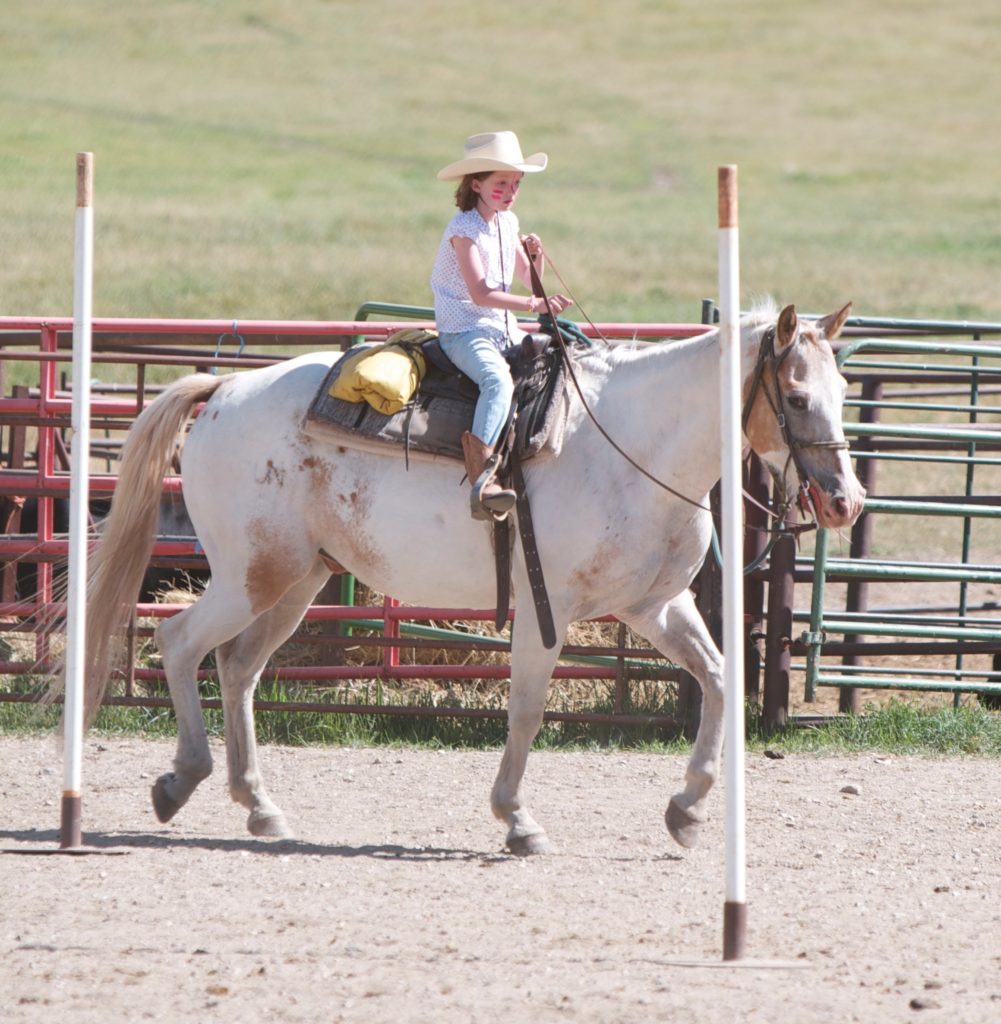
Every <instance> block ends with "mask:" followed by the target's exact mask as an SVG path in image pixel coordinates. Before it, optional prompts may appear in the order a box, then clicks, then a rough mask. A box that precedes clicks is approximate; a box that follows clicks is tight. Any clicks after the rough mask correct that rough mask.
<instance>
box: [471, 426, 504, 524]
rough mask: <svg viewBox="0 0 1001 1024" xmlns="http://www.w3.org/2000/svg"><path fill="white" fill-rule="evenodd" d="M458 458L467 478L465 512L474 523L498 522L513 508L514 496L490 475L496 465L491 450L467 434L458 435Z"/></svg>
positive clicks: (495, 470) (495, 468)
mask: <svg viewBox="0 0 1001 1024" xmlns="http://www.w3.org/2000/svg"><path fill="white" fill-rule="evenodd" d="M462 454H463V456H464V458H465V463H466V476H468V477H469V483H470V488H471V489H470V492H469V509H470V512H472V515H473V518H474V519H502V518H503V517H504V516H505V515H507V513H508V512H510V511H511V509H512V508H514V503H515V500H516V498H517V495H516V494H515V493H514V491H508V490H505V489H504V488H503V487H501V485H500V484H499V483H498V482H497V480H496V478H495V476H494V474H495V473H496V472H497V464H496V460H495V458H494V450H493V448H490V447H488V446H487V445H485V444H484V443H483V442H482V441H481V440H480V439H479V438H478V437H477V436H476V435H475V434H472V433H470V432H469V431H468V430H467V431H466V432H465V433H464V434H463V435H462Z"/></svg>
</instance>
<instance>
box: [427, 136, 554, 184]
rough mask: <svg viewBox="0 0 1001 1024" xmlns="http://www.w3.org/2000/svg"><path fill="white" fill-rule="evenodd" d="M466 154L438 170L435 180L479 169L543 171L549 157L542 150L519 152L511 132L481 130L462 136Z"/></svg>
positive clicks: (447, 179) (451, 178)
mask: <svg viewBox="0 0 1001 1024" xmlns="http://www.w3.org/2000/svg"><path fill="white" fill-rule="evenodd" d="M465 153H466V155H465V156H464V157H463V158H462V159H461V160H456V162H455V163H454V164H449V165H448V167H443V168H442V169H441V170H440V171H439V172H438V180H439V181H454V180H455V179H457V178H464V177H465V176H466V175H467V174H478V173H480V172H481V171H524V172H525V173H528V174H531V173H532V172H534V171H544V170H545V169H546V164H547V163H548V162H549V157H548V156H546V154H545V153H533V154H532V155H531V156H530V157H524V156H522V155H521V146H520V145H519V143H518V136H517V135H515V134H514V132H482V133H480V134H479V135H470V136H469V138H468V139H466V145H465Z"/></svg>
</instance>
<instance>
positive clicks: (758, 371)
mask: <svg viewBox="0 0 1001 1024" xmlns="http://www.w3.org/2000/svg"><path fill="white" fill-rule="evenodd" d="M525 255H526V256H527V257H528V265H529V269H530V272H531V279H532V292H533V294H534V295H535V296H536V297H538V298H540V299H542V301H543V302H544V303H545V306H546V315H547V317H548V319H549V321H550V322H551V324H552V334H553V336H554V337H555V338H556V341H557V343H558V344H559V346H560V352H561V355H562V357H563V362H564V364H565V366H566V369H567V373H568V374H569V376H570V380H571V381H572V382H573V385H574V389H575V390H576V392H577V397H578V398H579V399H580V401H581V405H582V406H583V407H584V411H585V412H586V413H587V415H588V418H589V419H590V420H591V422H592V423H593V424H594V426H595V427H596V428H597V430H598V432H599V433H600V434H601V436H602V437H603V438H604V439H605V440H606V441H607V442H608V443H609V444H610V445H611V446H612V447H613V448H614V449H615V450H616V451H617V452H618V453H619V454H620V455H621V456H622V457H623V458H624V459H625V460H626V462H628V463H629V465H630V466H632V467H633V469H635V470H637V472H639V473H641V474H642V475H643V476H645V477H646V478H647V479H648V480H650V481H651V482H652V483H654V484H656V485H657V486H658V487H660V488H661V489H662V490H665V491H667V492H668V493H669V494H671V495H673V496H674V497H676V498H679V499H681V501H684V502H686V503H687V504H689V505H691V506H693V507H694V508H697V509H701V510H702V511H703V512H709V513H710V514H713V510H712V509H711V508H710V507H709V506H708V505H703V504H702V503H701V502H699V501H696V500H694V499H693V498H689V497H688V496H687V495H685V494H682V493H681V492H680V491H676V490H675V489H674V488H673V487H671V486H670V484H666V483H664V481H663V480H660V479H659V478H658V477H656V476H654V475H653V474H652V473H650V472H649V471H648V470H647V469H645V468H644V467H643V466H641V465H640V464H639V463H638V462H636V460H635V459H633V457H632V456H631V455H630V454H629V453H628V452H626V451H624V450H623V449H622V448H621V447H620V446H619V445H618V444H617V443H616V441H615V440H614V439H613V438H612V437H611V436H610V435H609V434H608V432H607V431H606V430H605V428H604V427H603V426H602V425H601V424H600V423H599V422H598V420H597V418H596V417H595V415H594V413H593V412H592V411H591V407H590V406H589V405H588V402H587V399H586V398H585V397H584V392H583V390H582V388H581V386H580V383H579V382H578V380H577V374H576V372H575V370H574V365H573V360H572V359H571V358H570V353H569V351H568V349H567V344H566V341H565V340H564V338H563V333H562V331H561V330H560V327H559V323H558V321H557V318H556V314H555V313H554V312H553V309H552V306H551V305H550V302H549V296H548V295H546V291H545V289H544V288H543V286H542V279H541V278H540V277H539V275H538V272H537V270H536V268H535V261H534V260H533V259H532V256H531V254H530V253H529V252H528V250H527V248H526V249H525ZM550 263H552V261H551V260H550ZM557 276H559V275H558V274H557ZM560 281H561V283H563V284H564V287H566V284H565V282H563V279H562V278H560ZM591 326H592V327H593V326H594V325H593V324H592V325H591ZM799 340H800V335H799V332H797V334H796V337H795V338H794V339H793V340H792V341H791V342H790V343H789V345H788V346H787V347H786V348H785V350H784V351H783V352H782V353H781V355H776V353H775V326H774V325H773V326H771V327H769V328H768V329H767V330H766V331H765V332H764V334H763V335H762V336H761V343H760V345H759V346H758V357H757V360H756V361H755V365H754V372H753V374H752V377H751V387H750V390H749V391H748V395H747V398H746V400H745V401H744V405H743V408H742V410H741V429H742V430H743V431H744V432H745V433H746V429H747V423H748V420H749V419H750V416H751V411H752V409H753V406H754V402H755V400H756V398H757V394H758V391H759V390H760V391H762V392H763V393H764V395H765V397H766V399H767V401H768V405H769V407H770V408H771V410H772V412H773V413H774V414H775V419H776V422H777V423H778V427H779V430H780V431H781V433H782V439H783V441H784V442H785V445H786V447H787V448H788V450H789V459H790V460H791V461H792V463H793V465H794V466H795V468H796V475H797V477H798V478H799V488H798V490H797V492H796V494H795V495H790V496H787V497H786V496H785V494H786V488H785V484H784V480H782V481H780V480H779V474H778V472H777V471H776V470H775V469H773V468H772V467H771V466H769V471H770V472H771V473H772V476H773V477H774V478H775V479H776V483H777V484H778V485H779V486H780V489H781V493H782V494H783V496H784V498H783V503H782V505H781V506H780V507H779V508H778V509H777V510H773V509H770V508H767V507H766V506H764V505H762V504H761V503H760V502H759V501H757V499H756V498H754V497H753V496H752V495H750V494H748V493H747V491H746V490H745V492H744V498H745V499H746V500H747V501H750V502H751V503H752V504H754V505H755V506H757V507H758V508H759V509H761V510H762V511H763V512H764V513H765V514H766V515H767V516H769V517H770V518H771V519H773V520H774V521H775V524H776V529H777V530H779V531H782V532H785V533H794V534H799V533H801V532H804V531H806V530H812V529H814V528H815V527H816V525H817V523H816V519H817V514H816V509H815V508H814V504H813V498H812V497H811V495H810V486H809V478H808V477H807V474H806V469H805V467H804V466H803V462H802V458H801V454H800V453H801V452H803V451H806V450H808V449H810V448H827V449H847V448H848V442H847V441H835V440H826V441H800V440H799V439H798V438H795V437H794V436H793V434H792V430H791V429H790V427H789V417H788V416H787V415H786V402H785V397H784V396H783V394H782V389H781V388H780V387H779V386H778V379H779V378H778V372H779V368H780V367H781V366H782V363H783V362H784V361H785V360H786V358H788V356H789V353H790V352H792V350H793V349H794V348H795V346H796V343H797V342H798V341H799ZM606 344H607V342H606ZM768 369H771V376H772V379H773V380H774V381H775V395H772V393H771V392H770V391H769V389H768V385H767V384H766V383H765V377H766V370H768ZM788 466H789V463H788V461H787V462H786V466H785V468H786V469H788ZM782 476H783V477H784V476H785V473H784V471H783V474H782ZM794 498H795V499H798V501H799V505H800V507H801V508H804V509H805V510H808V511H809V513H810V515H812V516H813V520H814V521H813V522H811V523H804V524H802V525H798V526H790V525H789V524H787V523H786V522H785V519H786V514H787V512H788V511H789V507H790V505H791V504H792V501H793V500H794Z"/></svg>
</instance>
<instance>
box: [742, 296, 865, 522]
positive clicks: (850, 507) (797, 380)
mask: <svg viewBox="0 0 1001 1024" xmlns="http://www.w3.org/2000/svg"><path fill="white" fill-rule="evenodd" d="M850 311H851V303H849V304H848V305H847V306H845V307H844V308H843V309H840V310H838V311H837V312H836V313H831V314H830V315H829V316H825V317H823V318H821V319H820V320H816V321H801V320H800V319H799V318H798V317H797V316H796V310H795V308H794V307H793V306H786V307H785V309H783V310H782V312H781V313H780V314H779V315H778V318H777V320H776V321H775V323H774V326H772V325H768V326H764V327H762V326H761V325H760V324H758V325H757V327H753V326H752V327H751V328H750V329H751V331H752V332H753V334H754V336H755V337H756V339H757V340H758V345H757V348H756V350H755V352H754V353H751V355H752V358H754V360H755V362H754V368H753V369H752V370H751V372H750V373H745V376H744V396H743V399H744V413H743V425H744V435H745V436H746V438H747V440H748V442H749V444H750V445H751V447H752V448H753V449H754V451H755V452H757V454H758V455H759V456H760V457H761V458H762V460H763V461H764V462H765V463H766V464H767V465H768V467H769V469H770V470H771V471H772V474H773V476H774V477H775V479H776V482H777V484H778V485H779V486H780V487H781V488H782V489H783V491H784V494H785V495H786V496H790V495H792V494H794V493H795V491H796V488H797V487H800V488H802V494H803V496H804V497H808V498H809V501H810V503H811V504H812V505H813V510H814V514H815V515H816V518H817V523H818V524H819V525H820V526H829V527H840V526H850V525H851V524H852V523H854V522H855V520H856V519H857V518H858V516H859V513H860V512H861V511H862V502H863V499H864V498H865V490H864V489H863V488H862V485H861V484H860V483H859V482H858V479H857V478H856V476H855V473H854V471H853V470H852V467H851V461H850V459H849V457H848V445H847V443H846V442H845V434H844V429H843V427H842V420H841V408H842V405H843V403H844V398H845V389H846V386H847V385H846V383H845V379H844V378H843V377H842V376H841V374H840V372H839V371H838V367H837V364H836V363H835V361H834V353H833V351H832V349H831V346H830V342H831V341H833V340H834V339H835V338H836V337H837V336H838V334H840V332H841V328H842V327H843V326H844V323H845V320H846V319H847V317H848V314H849V312H850ZM752 344H753V342H752ZM745 351H746V350H745Z"/></svg>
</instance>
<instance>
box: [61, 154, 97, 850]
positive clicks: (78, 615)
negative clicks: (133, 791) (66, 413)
mask: <svg viewBox="0 0 1001 1024" xmlns="http://www.w3.org/2000/svg"><path fill="white" fill-rule="evenodd" d="M93 191H94V155H93V153H77V155H76V233H75V245H74V261H73V412H72V425H73V438H72V449H71V461H70V535H69V590H68V593H67V617H66V690H65V705H64V708H63V728H64V742H65V746H64V755H63V758H64V760H63V799H62V812H61V819H62V821H61V828H60V832H59V845H60V847H61V848H63V849H72V848H76V847H79V846H81V845H82V835H81V830H80V820H81V797H80V791H81V785H82V780H81V776H82V762H83V751H82V747H83V687H84V663H85V650H84V627H85V625H86V602H87V540H88V530H89V524H88V515H87V512H88V494H89V490H90V350H91V321H92V304H91V302H92V294H93V287H92V285H93V257H94V210H93V206H92V201H93Z"/></svg>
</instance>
